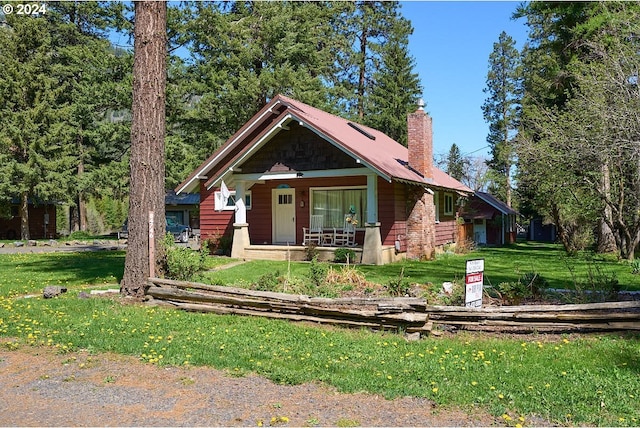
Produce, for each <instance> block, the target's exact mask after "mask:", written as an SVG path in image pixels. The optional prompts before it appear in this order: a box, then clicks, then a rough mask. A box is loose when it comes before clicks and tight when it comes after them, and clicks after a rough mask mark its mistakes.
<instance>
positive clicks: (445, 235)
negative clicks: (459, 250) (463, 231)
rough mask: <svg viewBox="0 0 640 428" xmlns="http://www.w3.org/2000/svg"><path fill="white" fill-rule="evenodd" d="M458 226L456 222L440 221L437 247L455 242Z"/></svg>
mask: <svg viewBox="0 0 640 428" xmlns="http://www.w3.org/2000/svg"><path fill="white" fill-rule="evenodd" d="M457 226H458V224H457V223H456V221H455V220H446V221H442V218H441V220H440V223H437V224H436V246H440V245H444V244H448V243H450V242H455V240H456V234H457V231H458V228H457Z"/></svg>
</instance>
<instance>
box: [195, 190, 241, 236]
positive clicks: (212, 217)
mask: <svg viewBox="0 0 640 428" xmlns="http://www.w3.org/2000/svg"><path fill="white" fill-rule="evenodd" d="M216 190H218V189H211V190H209V191H207V190H206V189H205V188H204V184H203V183H201V184H200V236H201V238H202V239H208V238H218V237H220V236H222V235H227V236H229V237H231V236H232V234H233V216H234V211H216V210H215V200H214V192H215V191H216Z"/></svg>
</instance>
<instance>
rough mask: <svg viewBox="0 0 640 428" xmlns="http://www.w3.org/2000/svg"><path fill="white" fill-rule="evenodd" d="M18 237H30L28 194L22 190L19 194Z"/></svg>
mask: <svg viewBox="0 0 640 428" xmlns="http://www.w3.org/2000/svg"><path fill="white" fill-rule="evenodd" d="M19 211H20V239H22V240H28V239H31V237H30V235H29V194H28V193H27V192H22V194H21V195H20V210H19Z"/></svg>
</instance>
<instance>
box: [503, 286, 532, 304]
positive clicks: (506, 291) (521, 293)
mask: <svg viewBox="0 0 640 428" xmlns="http://www.w3.org/2000/svg"><path fill="white" fill-rule="evenodd" d="M495 290H496V292H497V293H498V294H499V296H500V298H501V299H502V300H503V301H505V302H506V303H509V304H512V305H517V304H519V303H520V302H521V300H522V299H525V298H527V297H531V290H529V288H528V287H527V286H526V285H525V284H523V283H522V282H520V280H518V281H512V282H501V283H500V284H498V285H497V286H496V287H495Z"/></svg>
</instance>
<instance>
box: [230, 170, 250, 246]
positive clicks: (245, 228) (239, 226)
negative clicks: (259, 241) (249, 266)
mask: <svg viewBox="0 0 640 428" xmlns="http://www.w3.org/2000/svg"><path fill="white" fill-rule="evenodd" d="M244 196H245V182H244V181H241V180H238V181H236V213H235V222H234V223H233V243H232V245H231V257H233V258H239V259H241V258H243V257H244V249H245V248H246V247H248V246H249V245H250V244H251V240H250V239H249V224H248V223H247V207H246V206H245V203H244Z"/></svg>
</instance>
